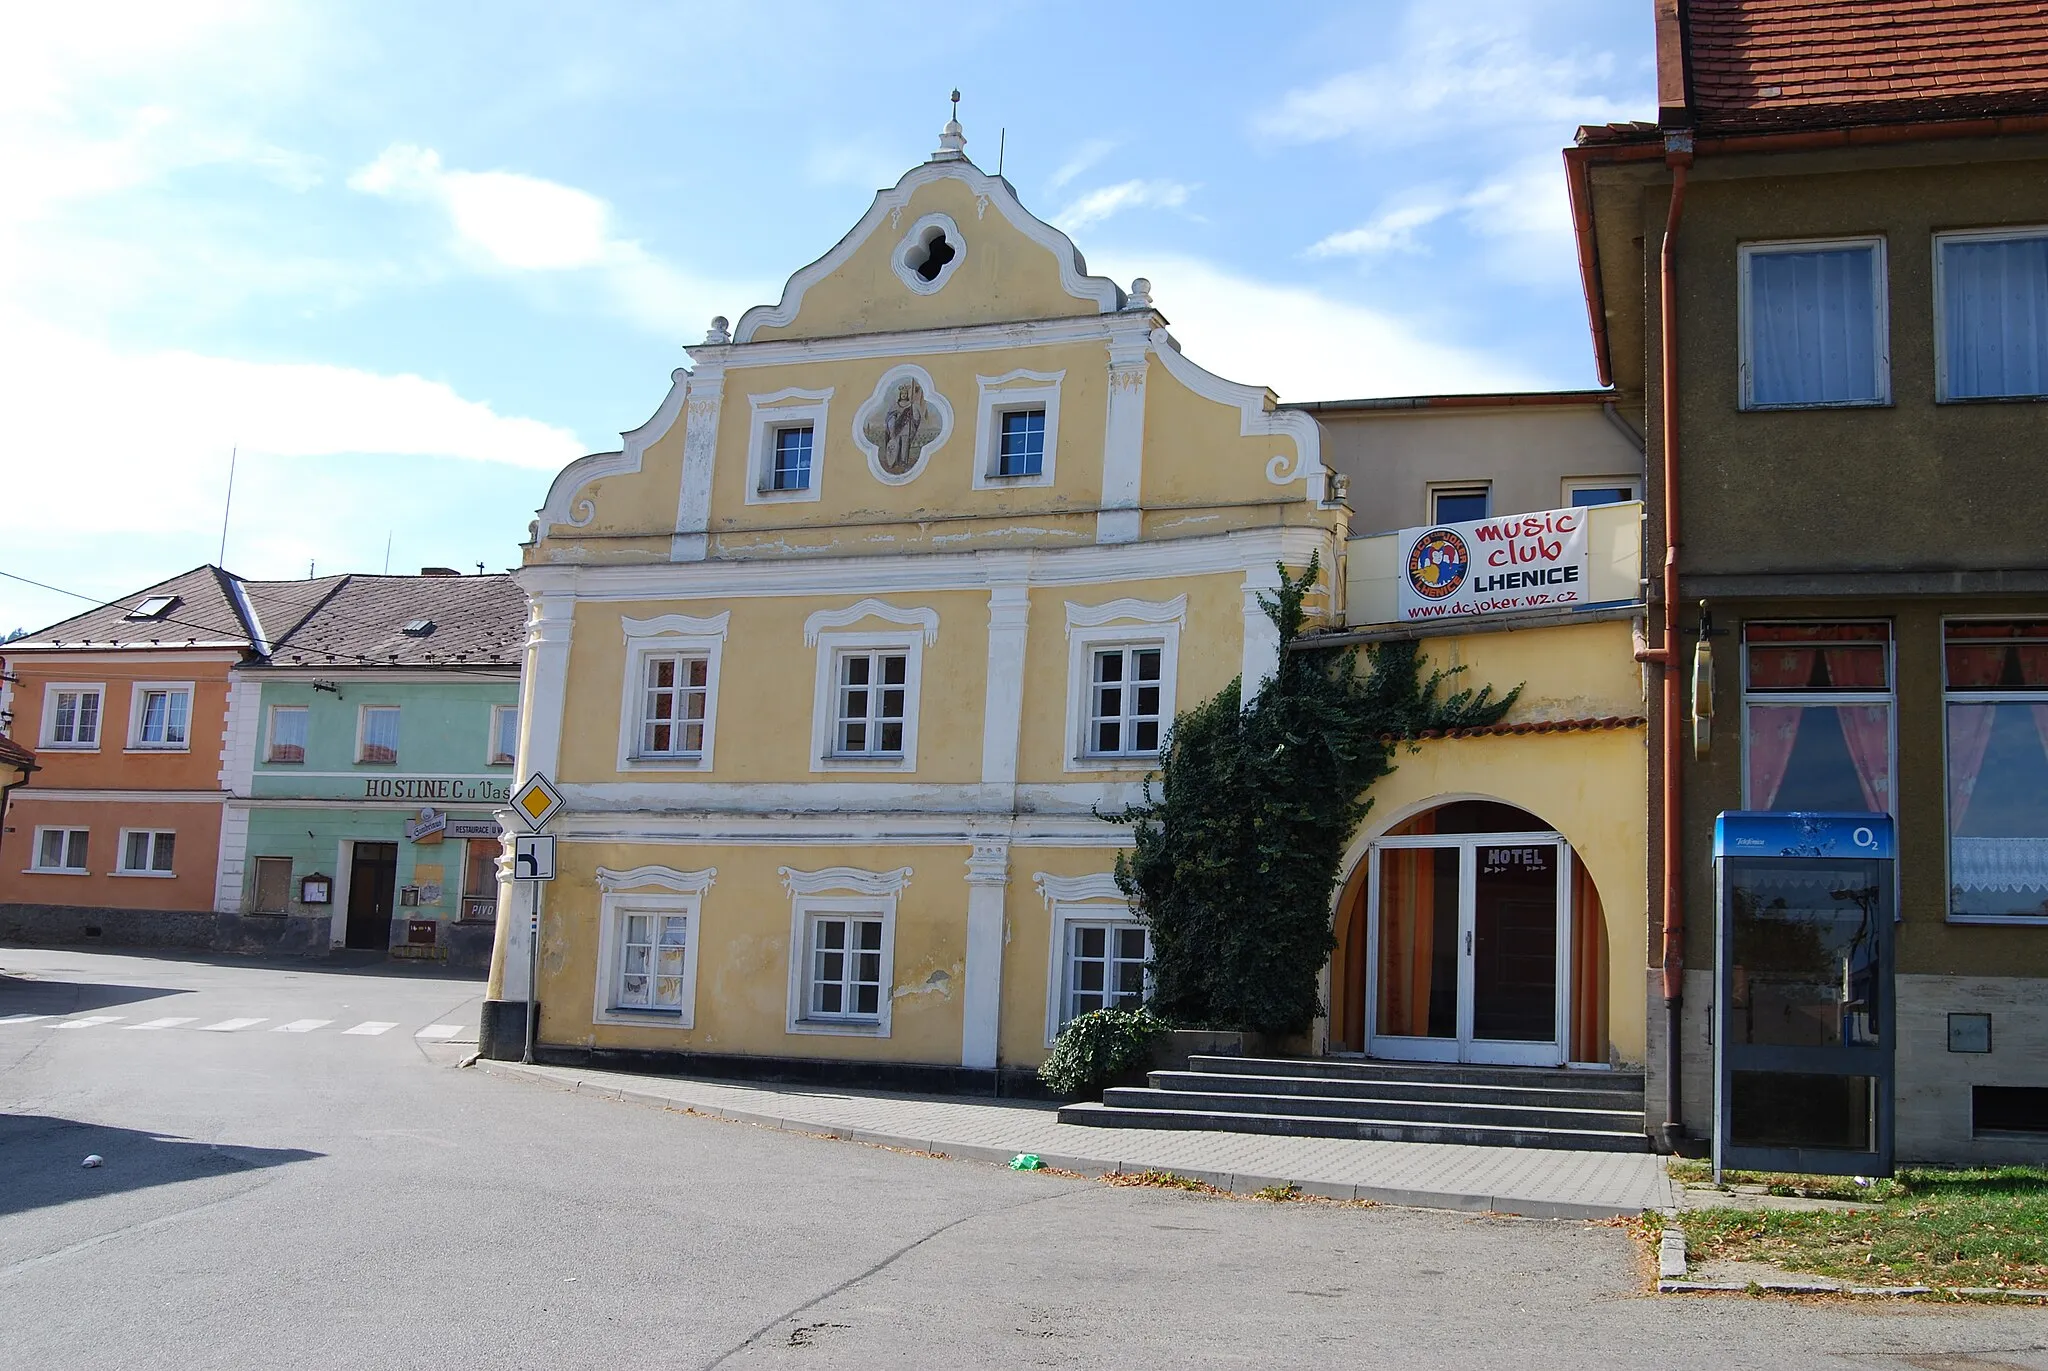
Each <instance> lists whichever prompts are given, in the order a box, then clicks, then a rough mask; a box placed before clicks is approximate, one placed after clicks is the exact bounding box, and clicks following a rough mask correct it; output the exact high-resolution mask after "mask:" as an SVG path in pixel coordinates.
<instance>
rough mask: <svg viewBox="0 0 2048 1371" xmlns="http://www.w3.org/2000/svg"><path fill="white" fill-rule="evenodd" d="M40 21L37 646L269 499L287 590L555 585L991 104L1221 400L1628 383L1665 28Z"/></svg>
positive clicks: (5, 440)
mask: <svg viewBox="0 0 2048 1371" xmlns="http://www.w3.org/2000/svg"><path fill="white" fill-rule="evenodd" d="M8 29H9V34H8V38H9V41H8V43H7V44H6V45H4V47H0V444H4V447H0V452H4V459H0V464H4V468H5V470H6V473H7V477H8V480H7V486H6V489H7V492H8V503H9V504H10V505H11V506H12V508H11V509H10V510H9V511H8V514H9V517H7V518H6V519H5V520H4V521H0V573H4V574H0V635H4V634H5V633H6V632H7V631H8V630H10V629H13V628H31V629H33V628H39V627H42V626H44V625H46V624H49V623H52V622H55V621H57V620H60V619H63V618H65V617H68V616H69V615H71V614H74V613H77V612H78V611H79V610H81V609H83V608H85V607H87V604H88V600H94V601H97V600H106V599H112V598H114V597H117V596H121V595H125V594H128V593H130V592H133V591H135V590H139V589H141V588H143V587H144V586H147V585H149V584H151V583H153V582H155V581H158V580H162V579H164V578H167V577H169V576H172V575H175V574H177V573H180V572H182V571H185V570H188V569H190V568H191V567H194V566H198V565H200V564H202V563H207V562H215V561H221V560H222V558H221V549H222V533H223V513H224V508H225V511H226V513H227V515H228V518H227V520H226V525H225V531H226V555H225V560H224V565H226V566H227V567H228V568H229V569H231V570H233V571H235V572H238V573H240V574H242V575H244V576H251V577H261V578H282V577H293V576H304V575H306V574H308V572H309V571H317V572H318V573H319V574H323V575H324V574H328V573H332V572H340V571H368V572H375V571H381V570H384V569H385V568H386V566H387V565H388V567H389V569H390V570H392V571H407V572H409V571H417V570H418V569H419V568H420V567H421V566H425V565H445V566H454V567H459V568H462V569H464V570H469V571H474V570H475V569H476V566H477V564H478V563H482V564H483V565H484V566H485V567H487V568H489V569H491V570H502V569H505V568H507V567H510V566H513V565H516V564H517V562H518V557H519V553H518V544H519V542H520V541H521V540H522V539H523V538H524V537H525V536H526V527H527V523H528V521H529V520H530V519H531V518H532V517H533V511H534V509H535V507H536V506H538V505H539V504H540V502H541V500H542V498H543V497H544V496H545V494H546V491H547V486H548V482H549V480H550V479H551V478H552V475H553V473H554V472H555V471H557V470H558V469H559V468H560V467H561V466H562V465H563V464H565V463H567V462H569V461H571V460H573V459H575V458H576V457H578V456H580V455H582V454H583V453H585V452H592V451H604V450H609V449H613V448H616V447H617V446H618V437H617V435H618V434H619V433H620V432H621V431H623V430H628V429H632V428H634V427H637V426H638V425H639V424H640V423H641V422H643V421H644V420H645V419H646V418H647V417H648V416H649V415H650V414H652V413H653V411H654V409H655V407H656V406H657V405H658V404H659V403H660V401H661V398H662V396H663V395H664V393H665V392H666V390H667V387H668V375H669V373H670V371H672V370H673V369H674V368H676V367H678V366H686V365H688V364H689V359H688V357H687V355H686V353H685V351H684V349H685V348H686V347H687V346H688V344H690V343H691V342H694V341H697V340H699V339H701V338H702V337H703V336H704V329H705V325H706V323H707V321H708V320H709V319H710V318H711V316H712V315H714V314H723V315H726V316H728V317H730V318H733V319H737V318H738V317H739V316H740V315H741V314H742V313H743V312H744V311H745V310H746V309H747V308H748V307H749V306H751V305H754V304H758V303H763V302H773V301H774V300H776V299H777V298H778V297H779V296H780V294H781V288H782V283H783V282H784V280H786V279H787V278H788V276H789V275H790V274H792V273H793V272H795V271H796V270H797V269H798V268H799V267H801V266H803V265H804V264H805V263H807V262H810V261H812V260H813V259H815V258H817V257H818V256H820V255H822V254H823V253H824V252H825V251H826V250H827V249H829V248H830V247H831V246H832V244H833V243H834V242H836V241H837V240H838V239H839V237H840V236H841V235H842V234H843V233H844V232H845V231H846V230H847V229H848V228H850V227H851V226H852V225H853V224H854V222H855V221H856V220H858V219H859V218H860V216H861V215H862V214H863V213H864V212H865V210H866V208H867V205H868V203H869V201H870V200H871V198H872V197H873V195H874V193H875V191H876V190H877V189H878V188H881V187H884V186H888V185H891V184H893V183H894V182H895V181H896V179H897V178H898V177H899V176H901V175H902V173H903V172H905V171H907V170H908V169H909V168H911V167H912V166H914V165H916V164H917V163H919V162H922V161H923V160H925V158H926V157H927V156H928V155H929V154H930V152H931V151H932V149H933V148H934V147H936V146H937V136H938V133H939V130H940V127H941V126H942V125H943V123H944V122H945V120H946V117H947V115H948V112H949V107H948V104H947V99H946V97H947V93H948V91H949V90H950V89H951V88H953V87H955V86H957V87H958V88H959V89H960V90H961V92H962V99H961V104H960V119H961V122H962V123H963V124H964V125H965V127H966V130H967V137H968V147H967V151H968V155H969V156H970V157H971V158H972V159H974V161H975V162H976V163H977V164H979V165H980V166H982V167H983V168H984V169H988V170H994V169H996V167H997V165H998V159H999V158H1000V161H1001V169H1002V171H1003V173H1004V174H1005V175H1006V176H1007V177H1008V178H1009V179H1010V181H1011V182H1012V183H1013V184H1014V185H1015V186H1016V188H1017V191H1018V193H1019V195H1020V196H1021V197H1022V199H1023V201H1024V203H1025V204H1026V206H1028V207H1029V208H1031V209H1032V210H1033V211H1034V212H1036V213H1037V214H1039V215H1040V216H1041V217H1043V218H1045V219H1047V220H1049V221H1050V222H1052V223H1054V224H1056V225H1058V226H1059V227H1060V228H1062V229H1064V230H1065V231H1066V232H1067V233H1068V234H1070V235H1071V236H1072V237H1073V238H1074V240H1075V242H1076V243H1077V244H1078V245H1079V246H1080V248H1081V250H1082V252H1083V253H1084V254H1085V255H1086V257H1087V259H1088V265H1089V269H1090V270H1091V271H1093V272H1096V273H1098V274H1105V275H1109V276H1113V277H1115V278H1116V279H1118V280H1119V281H1121V282H1123V283H1125V284H1128V283H1129V281H1130V280H1131V278H1132V277H1134V276H1146V277H1149V278H1150V279H1151V280H1152V282H1153V296H1154V299H1155V302H1156V304H1157V306H1158V308H1159V309H1160V310H1161V311H1162V312H1163V313H1164V314H1166V315H1167V317H1168V318H1169V319H1170V320H1171V326H1172V329H1173V332H1174V334H1175V335H1176V336H1177V337H1178V338H1179V339H1180V341H1181V343H1182V345H1183V347H1184V349H1185V351H1186V352H1187V354H1188V355H1189V356H1190V357H1192V358H1194V359H1195V360H1196V361H1199V362H1201V363H1202V364H1203V365H1205V366H1207V367H1208V368H1210V369H1211V370H1214V371H1218V372H1220V373H1222V374H1223V375H1225V376H1228V377H1230V378H1231V379H1233V380H1239V381H1247V382H1253V383H1260V384H1265V385H1268V386H1271V387H1272V388H1273V389H1274V390H1275V391H1276V392H1278V393H1279V394H1280V396H1281V398H1282V399H1283V400H1312V399H1337V398H1346V397H1354V396H1373V395H1412V394H1420V393H1431V392H1454V391H1477V390H1495V389H1546V388H1559V387H1576V386H1591V385H1593V384H1594V374H1593V359H1592V350H1591V344H1590V342H1589V341H1588V338H1587V331H1586V323H1585V307H1584V304H1583V302H1582V300H1581V298H1580V295H1579V286H1578V273H1577V262H1576V257H1575V255H1574V250H1573V246H1572V236H1571V223H1570V217H1569V213H1568V210H1567V205H1566V199H1565V186H1564V175H1563V169H1562V163H1561V160H1560V158H1559V155H1558V152H1559V149H1560V148H1562V147H1564V146H1566V145H1567V144H1568V143H1569V142H1570V141H1571V137H1572V133H1573V130H1574V129H1575V127H1576V126H1577V125H1579V124H1582V123H1592V122H1603V121H1607V120H1615V119H1628V118H1642V117H1654V107H1655V95H1654V91H1655V86H1654V73H1653V68H1652V58H1651V41H1652V32H1651V7H1650V4H1649V0H1465V2H1464V3H1460V4H1458V5H1455V6H1453V5H1446V4H1442V3H1431V0H1414V2H1413V3H1399V2H1397V0H1352V3H1343V4H1338V3H1321V2H1320V0H1287V3H1285V4H1278V5H1272V6H1270V7H1260V6H1247V5H1244V4H1242V3H1238V4H1224V3H1212V0H1172V2H1171V3H1168V2H1167V0H1144V2H1143V3H1139V2H1135V0H1134V2H1133V3H1127V4H1121V5H1101V4H1080V3H1071V4H1070V3H1023V2H1022V0H1010V2H1004V0H956V3H953V4H950V5H947V6H942V7H933V6H918V7H913V8H910V9H905V8H902V7H888V8H884V7H882V6H879V5H871V4H863V3H853V0H837V2H836V3H834V2H831V0H825V2H821V3H805V2H803V0H790V2H788V3H781V2H779V0H749V3H747V4H743V5H734V4H730V3H718V4H694V3H674V4H652V3H630V2H629V0H618V2H617V3H607V4H604V5H590V6H584V5H574V6H570V5H539V4H527V3H519V2H518V0H493V2H492V3H483V2H482V0H473V2H471V3H458V2H456V0H448V2H446V3H437V4H433V5H419V4H414V3H397V2H396V0H393V2H390V3H384V2H381V0H364V3H358V4H351V5H345V6H343V5H315V4H304V3H296V2H295V0H264V2H263V3H260V4H258V3H238V2H237V0H141V2H140V3H133V2H129V0H123V2H121V3H92V2H91V0H67V2H66V3H65V4H61V5H40V6H23V7H21V8H19V9H16V10H15V11H14V12H13V16H12V17H11V18H10V20H9V23H8ZM231 458H232V462H233V468H234V487H233V500H232V505H231V506H228V505H227V495H228V482H229V471H230V462H231ZM23 577H25V578H28V579H29V580H33V581H38V582H42V583H44V584H45V585H46V586H50V587H55V588H56V589H54V590H52V589H41V588H37V587H35V586H31V585H28V584H25V583H24V582H23V581H22V580H20V579H12V578H23ZM61 592H69V594H67V593H61ZM81 596H82V597H88V598H78V597H81Z"/></svg>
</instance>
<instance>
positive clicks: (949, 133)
mask: <svg viewBox="0 0 2048 1371" xmlns="http://www.w3.org/2000/svg"><path fill="white" fill-rule="evenodd" d="M932 160H933V161H934V162H964V161H966V160H967V131H966V130H965V129H963V128H961V127H960V92H959V90H957V89H955V90H954V92H953V117H952V118H951V119H948V120H947V121H946V127H945V129H944V130H943V131H942V132H941V133H940V134H939V150H938V151H937V152H935V153H933V154H932Z"/></svg>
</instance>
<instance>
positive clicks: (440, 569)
mask: <svg viewBox="0 0 2048 1371" xmlns="http://www.w3.org/2000/svg"><path fill="white" fill-rule="evenodd" d="M461 574H462V573H461V572H459V571H457V570H456V569H455V568H454V567H452V566H423V567H421V568H420V575H422V576H460V575H461Z"/></svg>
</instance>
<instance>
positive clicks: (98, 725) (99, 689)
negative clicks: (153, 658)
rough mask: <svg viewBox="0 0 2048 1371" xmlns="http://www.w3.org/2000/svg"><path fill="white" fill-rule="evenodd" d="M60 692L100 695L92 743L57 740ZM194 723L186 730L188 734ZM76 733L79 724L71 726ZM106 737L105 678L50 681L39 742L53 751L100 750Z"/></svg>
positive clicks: (45, 694)
mask: <svg viewBox="0 0 2048 1371" xmlns="http://www.w3.org/2000/svg"><path fill="white" fill-rule="evenodd" d="M59 695H80V696H83V695H97V696H98V697H99V701H100V702H99V706H98V708H97V709H95V710H94V712H93V722H92V741H91V742H89V743H79V742H70V743H60V742H58V741H57V737H56V730H57V697H58V696H59ZM190 728H191V724H190V722H189V720H188V722H187V724H186V729H187V732H188V734H189V732H190ZM72 732H73V734H74V736H75V735H76V733H77V725H76V724H75V723H74V724H73V726H72ZM106 736H107V687H106V683H105V682H104V681H51V682H50V683H49V684H47V685H45V686H44V687H43V728H42V739H41V741H40V742H39V743H38V744H37V745H38V746H39V747H41V748H44V749H45V750H47V751H51V752H98V751H99V750H100V740H101V739H102V738H104V737H106Z"/></svg>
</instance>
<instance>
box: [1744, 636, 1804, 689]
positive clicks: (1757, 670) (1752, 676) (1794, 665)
mask: <svg viewBox="0 0 2048 1371" xmlns="http://www.w3.org/2000/svg"><path fill="white" fill-rule="evenodd" d="M1813 657H1814V649H1812V648H1810V647H1779V646H1778V645H1777V644H1775V643H1772V644H1768V645H1766V644H1761V643H1753V644H1751V646H1750V649H1749V684H1750V686H1751V687H1752V688H1753V689H1757V690H1786V689H1791V690H1799V689H1803V688H1804V687H1806V686H1808V685H1810V684H1811V683H1812V681H1813Z"/></svg>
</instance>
